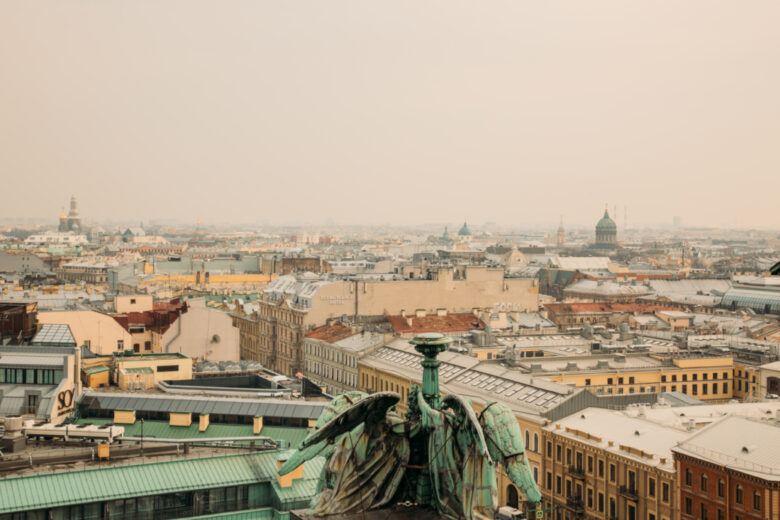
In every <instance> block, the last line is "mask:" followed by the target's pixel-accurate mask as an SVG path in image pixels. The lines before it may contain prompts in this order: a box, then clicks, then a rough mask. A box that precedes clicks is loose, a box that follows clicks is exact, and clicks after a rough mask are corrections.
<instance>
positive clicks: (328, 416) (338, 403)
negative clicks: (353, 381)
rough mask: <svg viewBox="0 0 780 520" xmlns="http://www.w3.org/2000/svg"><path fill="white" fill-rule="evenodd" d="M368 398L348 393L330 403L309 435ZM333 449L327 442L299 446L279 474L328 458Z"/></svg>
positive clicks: (362, 394) (360, 394)
mask: <svg viewBox="0 0 780 520" xmlns="http://www.w3.org/2000/svg"><path fill="white" fill-rule="evenodd" d="M367 396H368V394H367V393H365V392H358V391H352V392H347V393H345V394H341V395H339V396H337V397H336V398H335V399H333V400H332V401H331V402H330V403H328V406H326V407H325V409H324V410H323V411H322V413H321V414H320V416H319V417H318V418H317V422H316V423H315V424H314V430H313V431H312V432H311V433H309V436H311V435H312V434H313V433H315V432H317V431H318V430H320V429H321V428H322V427H323V426H325V425H326V424H328V423H329V422H330V421H331V420H332V419H333V418H334V417H336V416H337V415H339V414H340V413H341V412H343V411H344V410H347V409H349V408H350V407H352V406H354V405H355V404H356V403H358V402H360V401H361V400H363V399H365V398H366V397H367ZM307 438H308V437H307ZM331 449H332V444H329V443H326V442H321V443H318V444H312V445H310V446H308V447H306V448H304V447H303V446H299V448H298V451H296V452H295V453H294V454H293V455H292V457H290V458H289V459H287V461H286V462H285V463H284V464H283V465H282V467H281V468H279V474H280V475H286V474H287V473H289V472H291V471H292V470H294V469H295V468H297V467H298V466H300V465H301V464H303V463H304V462H306V461H307V460H311V459H313V458H314V457H317V456H323V457H326V458H327V457H328V456H329V455H330V453H328V451H329V450H331Z"/></svg>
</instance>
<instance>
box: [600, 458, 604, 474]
mask: <svg viewBox="0 0 780 520" xmlns="http://www.w3.org/2000/svg"><path fill="white" fill-rule="evenodd" d="M599 477H601V478H604V461H603V460H600V461H599Z"/></svg>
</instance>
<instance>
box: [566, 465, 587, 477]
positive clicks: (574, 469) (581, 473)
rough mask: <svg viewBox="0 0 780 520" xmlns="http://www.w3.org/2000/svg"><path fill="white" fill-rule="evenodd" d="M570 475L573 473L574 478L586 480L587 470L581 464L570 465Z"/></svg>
mask: <svg viewBox="0 0 780 520" xmlns="http://www.w3.org/2000/svg"><path fill="white" fill-rule="evenodd" d="M569 475H571V476H572V477H573V478H576V479H580V480H584V479H585V470H584V469H582V467H580V466H569Z"/></svg>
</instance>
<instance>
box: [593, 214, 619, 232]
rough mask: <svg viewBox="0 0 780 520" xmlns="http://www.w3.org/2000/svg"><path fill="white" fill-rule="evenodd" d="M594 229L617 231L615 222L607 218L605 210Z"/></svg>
mask: <svg viewBox="0 0 780 520" xmlns="http://www.w3.org/2000/svg"><path fill="white" fill-rule="evenodd" d="M596 229H607V230H612V229H617V224H615V221H614V220H612V219H611V218H610V217H609V213H608V212H607V210H604V216H603V217H601V220H599V221H598V224H596Z"/></svg>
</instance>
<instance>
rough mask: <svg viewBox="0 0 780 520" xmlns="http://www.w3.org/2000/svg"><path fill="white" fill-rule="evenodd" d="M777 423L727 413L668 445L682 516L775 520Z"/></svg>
mask: <svg viewBox="0 0 780 520" xmlns="http://www.w3.org/2000/svg"><path fill="white" fill-rule="evenodd" d="M778 442H780V427H778V424H777V421H776V420H773V421H772V422H769V423H768V422H759V421H756V420H750V419H746V418H744V417H737V416H727V417H725V418H723V419H721V420H719V421H717V422H715V423H713V424H711V425H710V426H708V427H706V428H704V429H702V430H701V431H699V432H698V433H696V434H695V435H693V436H691V437H690V438H688V439H687V440H686V441H685V442H681V443H680V444H679V445H678V446H677V447H675V448H674V449H673V452H674V460H675V465H676V468H677V474H678V475H679V480H680V487H679V493H680V508H681V513H680V518H681V519H682V520H692V519H697V520H726V519H728V520H777V519H780V464H779V463H778V450H777V446H778Z"/></svg>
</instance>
